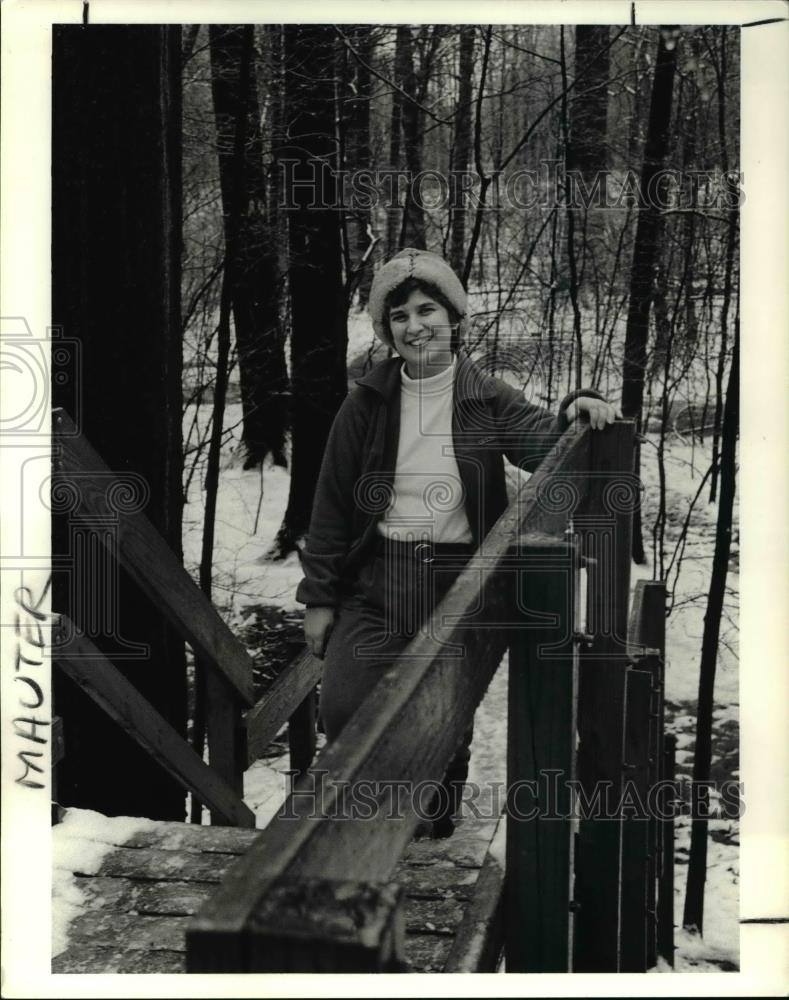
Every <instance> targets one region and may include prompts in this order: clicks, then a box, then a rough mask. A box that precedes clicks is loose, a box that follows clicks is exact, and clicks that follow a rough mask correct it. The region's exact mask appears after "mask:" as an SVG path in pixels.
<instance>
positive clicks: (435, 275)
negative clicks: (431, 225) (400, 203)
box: [367, 247, 466, 347]
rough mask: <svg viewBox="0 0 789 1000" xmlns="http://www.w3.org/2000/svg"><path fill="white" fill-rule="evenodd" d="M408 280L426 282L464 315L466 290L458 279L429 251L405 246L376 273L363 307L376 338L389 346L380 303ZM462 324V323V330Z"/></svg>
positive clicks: (390, 342) (391, 345)
mask: <svg viewBox="0 0 789 1000" xmlns="http://www.w3.org/2000/svg"><path fill="white" fill-rule="evenodd" d="M408 278H417V279H419V280H421V281H428V282H430V284H431V285H435V287H436V288H437V289H438V290H439V291H440V292H442V293H443V294H444V295H445V296H446V298H447V301H448V302H449V303H450V304H451V305H452V306H453V307H454V308H455V309H456V310H457V311H458V313H459V314H460V316H461V317H463V318H465V315H466V290H465V288H464V287H463V285H462V284H461V282H460V278H458V276H457V275H456V274H455V272H454V271H453V270H452V268H451V267H450V266H449V264H447V262H446V261H445V260H444V258H443V257H440V256H439V255H438V254H437V253H431V251H430V250H415V249H414V248H413V247H406V249H405V250H401V251H400V253H398V254H396V255H395V256H394V257H392V259H391V260H390V261H388V262H387V263H386V264H384V266H383V267H382V268H381V269H380V270H379V271H378V272H377V273H376V275H375V277H374V278H373V283H372V285H371V287H370V297H369V300H368V302H367V308H368V310H369V312H370V316H371V317H372V320H373V329H374V330H375V332H376V335H377V336H378V337H379V338H380V339H381V340H382V341H383V342H384V343H385V344H388V345H389V347H393V346H394V344H393V343H392V340H391V337H390V336H389V335H388V333H387V325H386V324H385V323H384V302H385V301H386V297H387V295H388V294H389V293H390V292H392V291H394V289H395V288H397V286H398V285H401V284H402V283H403V282H404V281H406V279H408ZM463 326H465V323H462V327H463Z"/></svg>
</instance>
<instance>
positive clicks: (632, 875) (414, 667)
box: [53, 411, 673, 972]
mask: <svg viewBox="0 0 789 1000" xmlns="http://www.w3.org/2000/svg"><path fill="white" fill-rule="evenodd" d="M53 426H54V428H55V446H56V448H55V453H56V469H57V470H58V475H59V476H61V477H63V478H64V479H66V480H70V481H72V482H74V483H76V484H77V485H78V490H77V491H76V493H77V495H78V497H79V504H80V513H81V515H82V516H86V515H87V516H88V517H90V516H94V517H96V518H97V519H99V520H101V518H102V517H105V516H106V514H107V512H108V504H107V494H108V492H110V490H111V488H112V484H113V477H112V474H111V473H110V472H109V470H108V469H107V468H106V467H105V465H104V464H103V462H102V461H101V459H100V458H99V456H98V455H97V454H96V453H95V451H94V450H93V449H92V448H91V447H90V445H89V444H88V443H87V442H86V441H85V440H84V438H83V437H82V436H81V435H79V434H77V433H76V431H75V429H74V427H73V425H72V424H71V421H70V420H69V418H68V416H67V415H66V414H65V413H64V412H63V411H55V414H54V415H53ZM632 459H633V426H632V424H630V423H628V422H624V421H622V422H618V423H617V424H616V425H615V426H614V427H611V428H609V429H607V430H606V431H603V432H594V433H592V432H590V431H589V430H588V429H581V430H576V429H571V430H570V431H568V432H567V433H565V435H564V436H563V437H562V438H561V439H560V440H559V441H558V442H557V444H556V446H555V448H554V449H553V450H552V452H551V454H550V455H549V456H548V457H547V458H546V459H545V461H544V462H543V463H542V464H541V466H540V468H539V469H538V470H537V471H536V472H535V473H534V475H533V476H532V477H531V478H530V479H529V481H528V482H527V483H526V484H525V485H524V486H523V487H522V489H521V490H520V493H519V494H518V496H517V498H516V499H515V500H514V501H513V503H511V504H510V506H509V507H508V508H507V510H506V511H505V513H504V514H503V515H502V517H501V518H500V519H499V521H498V522H497V523H496V525H495V526H494V528H493V529H492V531H491V532H490V533H489V534H488V536H487V537H486V538H485V540H484V541H483V543H482V545H481V546H480V548H479V550H478V551H477V552H476V554H475V555H474V557H473V558H472V560H471V561H470V563H469V564H468V565H467V567H466V568H465V570H464V571H463V572H462V574H461V575H460V577H459V578H458V579H457V581H456V582H455V584H454V585H453V587H452V588H451V589H450V591H449V593H448V594H447V595H446V597H445V598H444V600H443V601H442V602H441V604H440V605H439V606H438V607H437V608H436V609H435V611H434V613H433V615H432V618H431V620H430V623H429V627H428V628H427V629H425V630H424V631H423V632H422V633H420V635H419V636H418V637H417V638H415V639H414V641H413V642H412V643H411V644H410V646H409V647H408V648H407V649H406V651H405V652H404V654H403V655H402V656H401V657H400V658H399V660H398V662H397V665H396V669H393V670H391V671H389V672H388V673H387V674H386V675H385V676H384V677H383V678H382V679H381V681H380V683H379V684H378V685H377V687H376V688H375V690H374V691H373V692H372V693H371V694H370V696H369V697H368V698H367V699H366V701H365V702H364V703H363V704H362V705H361V706H360V707H359V709H358V711H357V712H356V713H355V715H354V716H353V718H352V719H351V720H350V721H349V722H348V724H347V725H346V727H345V729H344V730H343V732H342V733H341V734H340V736H339V738H338V739H337V740H336V741H335V742H334V743H333V744H332V745H331V746H329V747H327V748H326V749H325V750H324V751H323V753H322V754H321V755H320V756H319V758H318V759H317V761H316V762H315V763H314V765H313V766H312V767H310V766H309V765H310V764H311V761H312V757H313V755H314V749H315V729H314V720H315V703H314V698H315V685H316V683H317V682H318V681H319V679H320V666H321V664H320V661H318V660H316V659H315V658H314V657H312V656H309V655H307V654H306V653H303V654H300V655H299V656H297V657H296V658H295V659H294V660H293V661H292V663H291V664H289V666H288V667H287V668H286V669H285V671H284V672H283V673H282V674H281V675H280V676H279V677H278V678H277V679H276V680H275V681H274V683H273V684H272V685H271V687H270V688H269V690H268V691H267V692H266V694H265V695H264V697H263V698H261V699H260V700H259V701H258V702H257V703H256V704H253V702H254V695H253V688H252V663H251V660H250V658H249V656H248V655H247V653H246V651H245V649H244V648H243V646H242V645H241V644H240V643H239V642H238V641H237V640H236V639H235V637H234V636H233V635H232V633H231V632H230V631H229V630H228V629H227V627H226V626H225V625H224V623H223V622H222V620H221V619H220V617H219V616H218V614H217V613H216V611H215V609H214V608H213V607H212V606H211V604H210V602H209V601H208V599H207V598H206V597H205V595H203V594H202V592H201V591H200V590H199V588H198V587H197V586H196V585H195V584H194V582H193V581H192V580H191V578H190V577H189V575H188V574H187V573H186V572H185V571H184V569H183V567H182V566H181V565H180V563H179V562H178V560H177V559H176V557H175V556H174V555H173V553H172V552H170V551H169V549H168V548H167V546H166V545H165V543H164V542H163V540H162V539H161V538H160V537H159V535H158V534H157V533H156V531H155V530H154V529H153V527H152V526H151V524H150V523H149V522H148V520H147V519H146V518H145V516H144V515H143V514H142V513H141V512H135V513H117V512H114V515H115V517H116V521H117V532H116V536H115V539H116V540H115V543H114V547H115V556H116V557H117V558H118V560H119V561H120V563H121V564H122V565H123V566H124V567H125V568H126V569H127V570H128V571H129V573H130V574H131V575H132V577H133V578H134V579H135V580H136V581H137V583H138V584H139V586H140V587H141V588H142V589H143V590H144V591H145V592H146V593H147V594H149V595H150V596H151V597H152V598H153V599H154V600H155V601H156V602H157V605H158V606H159V607H160V608H161V609H162V612H163V614H164V615H165V616H166V617H167V619H168V620H169V621H170V622H171V623H172V624H173V626H174V627H175V628H176V629H178V630H179V632H180V634H181V635H182V636H183V638H184V639H185V640H186V641H187V642H189V643H190V645H191V646H192V647H193V649H194V651H195V654H196V655H197V656H198V657H199V659H200V660H201V661H202V662H203V663H206V664H207V665H208V669H209V676H210V678H211V681H212V684H211V693H212V702H213V720H214V722H213V725H212V726H209V731H208V753H209V764H208V765H206V764H205V763H204V762H203V761H202V760H201V759H200V758H199V757H198V755H197V754H196V753H195V752H194V751H193V750H192V748H191V747H189V745H188V744H187V743H186V741H185V740H183V739H182V737H181V736H180V735H179V734H178V733H176V732H175V731H174V730H173V729H172V728H171V727H170V726H169V724H168V723H167V722H166V721H165V720H164V719H163V718H161V716H159V715H158V714H157V713H156V712H155V711H154V709H153V708H152V706H151V705H150V704H149V703H148V702H146V701H145V700H144V699H143V698H142V697H141V696H140V695H139V693H138V692H136V690H135V689H134V688H133V687H132V685H131V684H129V682H128V681H127V680H126V679H125V678H124V677H123V675H122V674H121V673H120V671H118V670H117V669H116V668H115V667H114V666H113V665H112V664H111V663H109V662H108V661H107V659H106V658H104V657H102V655H101V653H99V651H98V650H97V649H96V647H95V646H93V644H92V643H91V642H90V640H89V639H88V638H86V637H84V636H79V635H78V634H77V633H76V631H75V630H74V629H73V628H72V627H71V624H70V623H69V622H68V620H66V619H64V620H62V622H61V625H60V629H59V631H58V640H57V648H56V649H55V650H54V656H55V659H56V662H58V664H59V666H60V668H61V669H63V670H65V671H66V672H67V673H68V674H69V676H70V677H71V678H72V679H73V680H74V681H75V682H76V683H78V684H80V685H81V686H82V687H83V688H84V689H85V690H86V691H87V693H88V694H89V695H90V696H91V697H92V698H94V700H95V701H97V702H98V703H99V704H100V705H101V706H102V707H103V708H104V709H105V710H106V711H107V712H108V713H109V714H110V715H111V716H112V717H113V718H114V719H115V720H116V721H117V722H118V723H119V724H120V725H122V726H123V727H124V728H125V729H126V730H127V731H128V732H129V733H130V735H132V736H133V737H134V738H135V739H136V740H137V741H138V742H139V743H141V744H142V745H143V746H144V747H145V748H146V749H147V750H148V751H149V752H150V753H151V754H152V755H153V756H154V757H155V758H156V759H157V760H159V761H160V762H161V763H162V765H163V766H164V767H166V768H167V769H168V770H169V771H170V772H171V773H172V774H174V775H175V776H176V777H177V778H178V780H180V781H181V783H182V784H183V786H184V787H185V788H188V789H190V790H191V791H192V792H193V793H194V794H195V795H196V796H197V797H198V798H199V799H200V800H201V801H202V802H203V803H204V804H206V805H207V806H208V807H209V808H210V809H211V813H212V820H213V822H220V823H229V824H237V825H241V826H253V825H254V817H253V815H252V813H251V811H250V810H249V809H248V807H247V806H246V805H245V804H244V803H243V801H242V798H241V778H242V775H243V771H244V770H245V769H246V767H247V766H248V765H249V763H251V762H252V761H254V760H255V759H257V757H259V756H260V754H261V753H262V752H263V751H264V750H265V748H266V746H267V745H268V744H269V743H270V741H271V740H272V739H273V737H274V736H275V735H276V734H277V732H278V731H279V730H280V729H281V728H282V726H283V725H284V723H285V722H286V721H288V720H290V723H291V724H290V727H289V738H290V745H291V762H292V767H293V768H294V769H296V770H297V771H299V772H301V773H302V777H301V780H300V782H299V783H298V784H296V785H295V787H294V789H293V791H292V793H291V795H290V796H289V798H288V800H287V802H286V804H285V806H284V807H283V810H282V811H281V813H280V814H279V815H278V816H277V817H275V819H274V820H273V821H272V822H271V823H270V824H269V826H268V827H267V828H266V830H265V831H263V832H262V833H261V834H260V836H259V837H258V839H257V840H256V841H255V843H254V844H253V846H252V848H251V850H250V851H249V852H248V854H247V855H246V856H245V857H244V858H242V859H240V861H239V862H238V863H237V864H236V865H235V866H234V867H233V868H232V869H231V870H230V872H229V873H228V875H227V877H226V878H225V880H224V881H223V883H222V885H221V886H220V887H219V889H218V890H217V892H216V894H215V895H214V896H213V897H212V898H211V899H210V900H209V902H208V903H207V904H206V906H205V907H204V908H203V910H202V911H201V912H200V913H199V914H198V915H197V917H195V918H194V920H193V921H192V923H191V925H190V927H189V929H188V933H187V965H188V968H189V970H190V971H204V972H229V971H319V970H320V971H334V972H337V971H365V970H383V969H402V968H404V965H403V959H402V940H403V921H402V914H401V910H400V898H401V893H400V890H399V889H398V887H397V886H395V885H392V884H391V882H390V881H389V880H390V879H391V875H392V872H393V870H394V868H395V865H396V863H397V861H398V859H399V857H400V855H401V854H402V852H403V851H404V849H405V847H406V845H407V844H408V842H409V840H410V839H411V837H412V834H413V831H414V829H415V826H416V824H417V822H418V819H419V817H418V815H417V812H416V810H415V809H414V803H413V801H412V800H411V799H410V798H409V797H408V796H406V797H405V799H404V800H403V802H402V806H403V809H402V811H401V812H398V811H397V810H395V811H394V815H393V811H392V809H391V808H387V805H388V804H387V799H388V800H390V803H391V796H392V792H393V789H395V788H396V787H406V788H416V787H418V786H419V785H420V783H421V782H424V781H428V780H429V781H437V780H440V779H441V777H442V775H443V772H444V769H445V767H446V765H447V762H448V760H449V759H450V757H451V756H452V754H453V753H454V751H455V749H456V747H457V745H458V744H459V742H460V740H461V737H462V735H463V733H464V732H465V731H466V729H467V727H468V725H469V724H470V722H471V720H472V718H473V715H474V711H475V709H476V707H477V706H478V704H479V702H480V701H481V699H482V697H483V695H484V693H485V690H486V689H487V686H488V684H489V681H490V679H491V677H492V676H493V674H494V673H495V671H496V670H497V668H498V666H499V663H500V662H501V660H502V656H503V654H504V653H505V651H506V650H507V648H508V647H509V653H510V675H509V709H508V748H507V772H508V773H507V778H508V799H507V814H508V816H507V823H506V850H505V856H506V867H505V869H502V866H501V863H500V858H499V857H498V856H494V855H493V854H492V853H491V854H490V855H489V857H488V859H487V861H486V863H485V865H484V866H483V869H482V875H481V876H480V879H479V882H478V892H477V894H476V896H475V899H474V901H473V902H472V904H471V905H470V906H469V908H468V912H467V914H466V918H464V921H463V923H462V924H461V927H460V929H459V931H458V937H457V941H456V946H455V947H454V948H453V950H452V952H451V954H450V958H449V960H448V962H447V969H448V970H449V969H455V970H458V971H460V970H462V971H470V970H471V969H477V970H489V969H493V968H495V966H496V962H497V960H498V956H499V954H500V952H501V949H502V947H505V949H506V958H507V969H508V971H568V970H578V971H591V970H596V971H616V970H621V971H627V970H632V971H640V970H642V969H645V968H647V967H649V966H651V965H653V964H654V960H655V957H656V955H657V954H658V953H659V954H661V955H663V956H664V957H665V958H667V959H669V960H671V953H672V950H673V919H672V901H673V887H672V884H671V882H672V878H673V853H672V844H673V833H672V828H671V822H670V820H664V819H661V820H657V819H654V818H652V819H647V820H645V821H642V820H640V819H639V818H638V817H635V818H630V817H628V816H627V815H625V814H623V811H622V810H621V808H620V806H619V794H620V793H621V791H622V789H623V787H624V782H628V781H629V783H630V786H631V787H632V788H634V789H635V790H636V791H637V793H638V794H639V795H641V796H645V795H646V792H647V791H648V790H649V789H651V788H652V787H653V786H654V785H655V782H656V781H657V780H659V779H665V778H670V777H673V773H672V771H671V767H672V764H671V760H672V748H671V744H670V741H669V740H664V738H663V732H662V730H663V674H664V668H663V661H664V645H665V633H664V624H663V616H664V610H663V609H664V604H665V594H664V590H663V586H662V584H659V583H652V582H650V583H639V584H638V585H637V587H636V591H635V599H634V602H633V610H632V613H631V614H630V625H629V628H628V601H629V590H630V580H629V573H630V526H631V517H632V510H633V508H634V506H635V503H636V502H637V500H638V489H637V483H636V482H635V479H634V477H633V473H632ZM584 594H585V600H584V602H583V604H582V599H583V598H584ZM459 654H462V655H459ZM64 725H65V729H66V739H67V730H68V720H67V719H66V720H64ZM551 775H553V776H554V778H555V780H553V781H551V782H550V784H549V783H547V782H546V778H549V777H550V776H551ZM573 782H575V784H573ZM360 783H363V786H364V788H365V790H366V794H367V801H368V803H369V796H370V793H371V790H374V800H375V806H376V810H375V813H374V815H373V816H372V817H371V818H359V819H348V818H347V816H348V815H349V814H351V813H352V807H353V795H354V791H355V790H357V789H359V788H360V787H362V785H360ZM606 783H607V785H608V786H609V787H610V788H611V789H612V790H613V792H612V794H613V800H614V811H613V815H609V816H604V815H603V816H601V815H596V814H595V812H594V810H592V812H591V814H582V815H580V818H579V816H578V812H579V809H578V802H579V799H580V800H582V801H585V802H586V803H592V804H594V803H596V802H597V798H596V797H597V796H598V795H599V794H600V790H601V789H602V788H604V787H605V786H606ZM604 805H610V803H609V802H606V803H604ZM524 810H525V812H526V813H527V814H528V813H530V812H531V813H533V814H534V815H533V816H532V817H531V818H530V819H519V818H518V817H519V815H520V814H522V813H523V812H524ZM625 812H626V811H625ZM557 817H559V818H557ZM464 941H465V942H466V944H464V943H463V942H464ZM472 943H473V947H471V944H472Z"/></svg>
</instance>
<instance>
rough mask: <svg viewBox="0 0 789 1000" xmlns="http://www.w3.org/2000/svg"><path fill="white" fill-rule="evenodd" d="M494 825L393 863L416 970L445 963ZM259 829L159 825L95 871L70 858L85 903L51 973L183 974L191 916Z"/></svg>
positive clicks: (467, 830) (470, 824) (477, 824)
mask: <svg viewBox="0 0 789 1000" xmlns="http://www.w3.org/2000/svg"><path fill="white" fill-rule="evenodd" d="M494 828H495V822H494V821H492V820H476V819H475V820H467V821H465V822H463V823H461V824H460V825H459V827H458V829H457V830H456V832H455V834H454V836H453V837H451V838H450V839H448V840H442V841H431V840H418V841H414V842H412V843H411V844H410V845H409V848H408V849H407V851H406V853H405V856H404V857H403V859H402V860H401V861H400V863H399V864H398V865H397V868H396V869H395V872H394V874H393V877H392V881H396V882H399V883H400V884H401V885H402V886H403V887H404V888H405V893H406V902H405V924H406V941H405V953H406V959H407V961H408V963H409V965H410V967H411V969H412V970H413V971H414V972H441V971H444V965H445V963H446V961H447V958H448V957H449V955H450V952H451V951H452V946H453V943H454V941H455V936H456V933H457V931H458V928H459V927H460V926H461V924H462V922H463V919H464V915H465V914H466V913H467V910H468V907H469V903H470V902H471V900H472V899H473V896H474V889H475V885H476V882H477V878H478V876H479V873H480V870H481V868H482V865H483V862H484V860H485V856H486V852H487V850H488V845H489V843H490V839H491V837H492V835H493V831H494ZM258 832H259V831H253V830H241V829H236V828H232V827H209V826H191V825H187V824H182V823H160V824H157V826H156V827H155V828H151V829H149V830H146V831H143V832H140V833H137V834H135V835H134V836H132V837H131V838H130V839H129V840H127V841H126V842H125V843H124V844H123V846H119V847H115V848H112V849H111V850H110V852H109V853H108V854H107V855H106V856H105V858H104V859H103V861H102V863H101V865H100V867H99V868H98V871H96V872H95V873H94V874H81V873H80V872H79V867H78V865H73V866H72V867H73V869H74V875H75V883H76V885H77V887H78V889H79V891H80V892H81V893H82V897H83V905H82V907H81V911H80V915H79V916H77V917H76V918H75V919H74V920H72V921H71V923H70V924H69V931H68V947H67V949H66V950H65V951H64V952H62V953H61V954H60V955H57V956H56V957H55V958H54V959H53V961H52V972H53V973H67V972H81V973H83V972H87V973H97V972H103V973H150V972H184V971H185V968H186V944H185V936H184V935H185V928H186V924H187V922H188V920H189V918H190V917H191V916H192V915H193V914H194V913H195V912H196V911H197V910H198V909H199V908H200V907H201V906H202V905H203V903H204V902H205V900H206V899H207V898H208V897H209V896H210V895H211V894H212V892H213V891H214V889H215V887H216V885H217V884H218V883H219V882H220V881H221V879H222V878H223V876H224V874H225V873H226V872H227V870H228V868H229V867H230V866H231V865H232V864H233V862H234V861H235V860H236V859H237V858H238V857H239V856H240V855H242V854H244V853H245V852H246V850H247V848H248V847H249V846H250V844H251V843H252V841H253V840H254V839H255V837H256V836H257V833H258Z"/></svg>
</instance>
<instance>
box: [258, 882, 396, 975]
mask: <svg viewBox="0 0 789 1000" xmlns="http://www.w3.org/2000/svg"><path fill="white" fill-rule="evenodd" d="M402 895H403V890H402V889H401V888H400V886H398V885H394V884H390V883H365V882H354V881H334V880H330V879H318V878H299V879H288V880H282V881H281V882H278V883H277V884H275V885H274V886H273V887H272V889H271V891H270V892H268V893H267V894H266V896H265V897H264V898H263V899H262V900H261V901H260V902H259V904H258V906H257V907H256V908H255V910H254V912H253V913H252V914H251V916H250V918H249V920H248V922H247V926H246V928H245V938H246V942H247V947H246V953H247V956H248V968H247V969H246V971H247V972H404V971H406V965H405V962H404V960H403V951H404V938H405V921H404V918H403V913H402V909H401V901H402Z"/></svg>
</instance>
